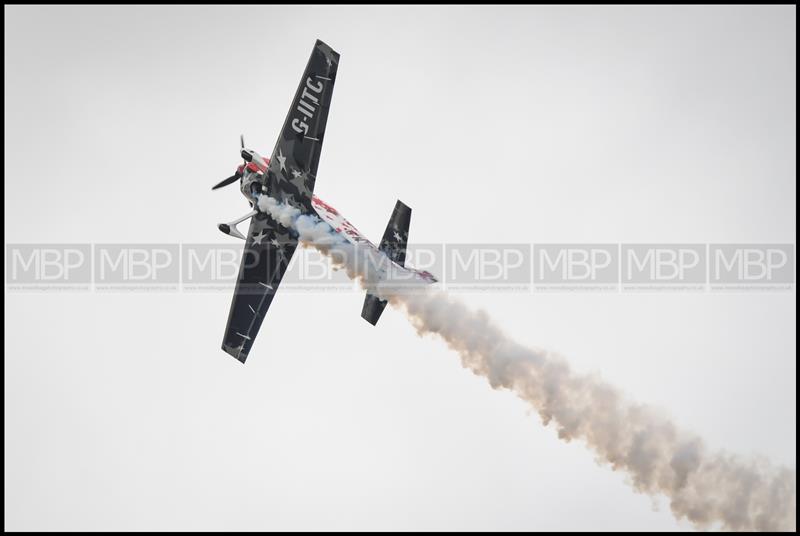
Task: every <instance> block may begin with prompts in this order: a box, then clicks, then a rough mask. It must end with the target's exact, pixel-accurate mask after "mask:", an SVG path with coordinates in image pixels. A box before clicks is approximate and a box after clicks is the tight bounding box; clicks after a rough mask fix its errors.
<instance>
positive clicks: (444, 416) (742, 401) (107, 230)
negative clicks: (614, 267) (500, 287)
mask: <svg viewBox="0 0 800 536" xmlns="http://www.w3.org/2000/svg"><path fill="white" fill-rule="evenodd" d="M4 11H5V181H4V190H5V199H6V201H5V207H4V208H5V229H6V232H5V241H6V243H38V242H47V243H69V242H94V243H103V242H139V243H141V242H181V241H182V242H220V243H227V242H228V240H231V241H232V240H233V239H228V238H227V237H224V236H223V235H221V234H220V233H219V232H218V231H217V230H216V228H215V224H216V223H217V222H219V221H228V220H230V219H232V218H234V217H237V216H240V215H241V214H243V213H244V211H245V210H246V208H247V207H246V205H245V203H244V201H243V199H242V197H241V196H240V195H239V194H238V193H237V192H236V191H234V190H235V189H234V188H230V189H226V190H222V191H220V192H211V191H210V187H211V186H212V185H213V184H215V183H216V182H218V181H219V180H221V179H222V178H224V177H226V176H228V175H230V174H231V172H232V171H233V170H234V168H235V166H236V165H237V164H238V162H239V158H238V155H237V149H238V135H239V133H242V132H243V133H244V135H245V138H246V140H247V142H248V145H249V146H251V147H253V148H256V149H257V150H259V151H260V152H262V154H269V152H270V150H271V148H272V145H273V143H274V141H275V138H276V136H277V132H278V129H279V128H280V125H281V123H282V121H283V119H284V116H285V113H286V108H287V106H288V104H289V100H290V98H291V96H292V94H293V91H294V89H295V87H296V84H297V81H298V78H299V76H300V74H301V72H302V68H303V66H304V62H305V61H306V59H307V57H308V53H309V51H310V50H311V46H312V45H313V43H314V40H315V39H316V38H320V39H323V40H325V41H326V42H327V43H328V44H330V45H331V46H332V47H333V48H334V49H335V50H337V51H338V52H339V53H341V55H342V59H341V64H340V68H339V78H338V80H337V83H336V84H337V85H336V89H335V93H334V97H333V105H332V109H331V113H330V117H329V122H328V131H327V135H326V141H325V148H324V150H323V156H322V161H321V164H320V168H319V174H318V179H317V183H316V184H317V186H316V193H317V194H318V195H320V196H321V197H322V198H323V199H325V200H326V201H329V202H331V203H332V204H333V205H334V206H336V207H337V208H338V209H340V210H341V211H342V212H343V213H344V214H345V215H347V217H348V218H349V219H350V220H351V221H352V222H353V223H354V224H356V225H357V226H358V227H359V229H360V230H361V231H363V232H365V233H366V234H367V235H369V236H372V237H374V238H375V239H378V238H379V237H380V235H381V233H382V231H383V228H384V225H385V223H386V220H387V219H388V217H389V214H390V211H391V209H392V207H393V205H394V202H395V199H397V198H400V199H402V200H403V201H404V202H406V203H407V204H408V205H409V206H411V207H413V209H414V218H413V222H412V227H411V241H412V242H418V243H433V242H443V241H447V242H456V243H457V242H483V243H486V242H489V243H491V242H508V243H512V242H523V243H529V242H583V243H586V242H681V243H684V242H685V243H698V242H699V243H703V242H723V243H724V242H775V243H794V242H795V240H796V236H795V223H796V205H795V194H796V184H795V181H796V152H795V143H796V120H795V116H796V82H795V79H796V67H795V64H796V52H795V49H796V22H795V16H796V9H795V8H794V7H789V6H786V7H766V8H762V7H680V8H675V7H665V6H662V7H653V8H642V7H605V8H589V7H563V8H561V7H559V8H555V7H503V8H494V7H492V8H490V7H433V8H425V7H391V6H390V7H356V6H348V7H320V6H309V7H209V6H200V7H167V8H158V7H121V8H120V7H20V6H12V7H5V8H4ZM5 298H6V306H5V328H6V338H5V355H6V357H5V508H6V527H5V528H6V529H7V530H28V529H67V530H78V529H123V530H125V529H244V530H248V529H251V530H267V529H533V530H545V529H554V530H564V529H609V530H610V529H614V530H633V529H659V530H668V529H675V528H678V529H686V528H689V527H688V525H687V524H685V523H676V522H675V521H674V520H673V518H672V516H671V515H670V514H669V511H668V508H667V506H666V504H663V502H662V505H661V508H660V510H659V511H654V510H653V509H652V507H651V506H652V505H651V501H650V499H649V498H648V497H644V496H641V495H637V494H635V493H633V492H632V490H631V489H630V487H629V486H627V485H626V484H625V482H624V476H623V475H620V474H615V473H613V472H612V471H610V470H609V469H608V468H606V467H598V466H597V465H596V464H595V463H594V461H593V459H592V455H591V453H590V452H588V451H587V450H586V449H584V448H583V446H582V445H580V444H564V443H562V442H561V441H559V440H558V439H557V437H556V435H555V433H554V432H553V431H552V429H549V428H545V427H543V426H542V425H541V423H540V421H539V419H538V418H537V417H536V416H535V415H533V414H529V413H528V408H527V407H525V405H524V404H523V403H522V402H521V401H519V400H518V399H517V398H515V397H514V396H513V395H511V394H509V393H504V392H497V391H493V390H491V388H489V387H488V385H487V384H486V382H485V380H483V379H482V378H478V377H475V376H473V375H471V374H470V373H468V372H466V371H464V370H463V369H461V367H460V365H459V364H458V361H457V358H456V356H455V355H454V354H452V353H451V352H449V351H448V349H447V348H446V347H445V345H444V344H443V343H441V342H440V341H437V340H428V339H424V340H423V339H419V338H417V337H416V335H415V333H414V331H413V329H412V328H411V327H410V326H409V325H408V323H407V322H406V320H405V319H404V318H403V317H402V315H400V314H399V313H397V312H396V311H392V310H387V311H386V313H384V315H383V317H382V319H381V321H380V323H379V325H378V326H377V327H376V328H372V327H371V326H369V325H368V324H367V323H366V322H364V321H363V320H362V319H361V318H360V317H359V313H360V309H361V301H362V299H363V298H362V296H361V295H356V294H350V293H346V294H342V295H319V294H300V293H295V294H292V295H289V294H286V295H279V296H278V297H277V298H276V300H275V302H274V303H273V306H272V308H271V309H270V314H269V317H268V319H267V320H266V321H265V323H264V325H263V327H262V330H261V334H260V336H259V340H258V341H257V343H256V346H255V347H254V350H253V353H252V354H251V356H250V359H249V360H248V362H247V364H246V365H245V366H241V365H240V364H239V363H238V362H236V361H235V360H233V359H231V358H230V357H229V356H227V355H225V354H224V353H222V351H221V350H220V349H219V343H220V340H221V336H222V331H223V328H224V322H225V319H226V318H227V313H228V306H229V303H230V296H229V295H227V294H225V293H210V294H202V295H191V294H186V293H180V294H166V293H156V294H148V293H133V294H98V293H85V294H30V293H28V294H20V293H11V292H8V291H6V296H5ZM464 299H465V301H468V302H469V303H471V304H473V305H475V306H476V307H483V308H485V309H486V310H487V311H488V312H489V313H490V314H491V315H492V317H494V318H495V319H496V321H497V323H498V324H500V325H502V326H503V327H504V329H505V330H506V331H507V332H508V333H510V334H511V335H513V336H514V337H515V338H516V339H518V340H519V341H521V342H524V343H527V344H531V345H537V346H543V347H546V348H550V349H553V350H556V351H558V352H560V353H561V354H563V355H565V356H566V357H567V358H568V359H569V360H570V362H571V363H573V365H574V367H575V368H576V369H577V370H581V371H597V372H599V373H600V374H602V376H603V377H604V378H605V379H607V380H608V381H609V382H610V383H612V384H614V385H616V386H618V387H620V388H621V389H623V390H624V391H625V392H626V393H628V394H629V395H630V396H631V397H632V398H633V399H635V400H639V401H641V402H647V403H652V404H654V405H656V406H659V407H661V408H664V410H665V411H667V412H668V413H669V414H671V415H672V416H673V417H674V419H675V420H676V421H677V422H678V423H680V424H681V425H682V426H684V427H686V428H688V429H691V430H693V431H695V432H697V433H699V434H700V435H702V436H703V437H704V438H706V440H707V441H708V442H709V444H710V445H711V446H714V447H718V448H724V449H728V450H730V451H733V452H738V453H742V454H749V453H756V454H760V455H764V456H766V457H768V458H769V459H771V460H772V461H774V462H775V463H779V464H786V465H788V466H790V467H793V468H794V467H795V464H796V455H795V452H796V411H795V406H796V379H795V377H796V361H795V354H796V332H795V321H796V310H795V309H796V296H795V292H794V290H791V291H788V292H773V293H739V294H713V293H659V294H652V293H649V294H631V293H627V294H613V293H604V294H591V293H575V294H569V293H554V294H531V293H511V294H498V293H491V294H473V295H468V296H465V297H464Z"/></svg>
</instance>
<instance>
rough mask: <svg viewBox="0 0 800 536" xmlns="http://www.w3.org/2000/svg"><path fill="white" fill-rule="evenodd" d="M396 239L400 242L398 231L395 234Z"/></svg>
mask: <svg viewBox="0 0 800 536" xmlns="http://www.w3.org/2000/svg"><path fill="white" fill-rule="evenodd" d="M394 238H395V240H400V235H399V234H397V231H395V232H394Z"/></svg>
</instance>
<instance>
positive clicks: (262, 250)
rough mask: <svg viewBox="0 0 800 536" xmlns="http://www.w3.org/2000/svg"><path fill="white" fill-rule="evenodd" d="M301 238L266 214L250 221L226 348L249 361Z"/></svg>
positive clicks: (227, 327) (234, 296)
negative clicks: (298, 238)
mask: <svg viewBox="0 0 800 536" xmlns="http://www.w3.org/2000/svg"><path fill="white" fill-rule="evenodd" d="M295 249H297V240H296V239H295V238H293V237H292V236H290V234H289V232H288V229H286V228H284V227H283V226H281V225H280V224H279V223H278V222H276V221H275V220H273V219H272V218H271V217H270V216H269V215H268V214H266V213H259V214H257V215H256V216H254V217H253V218H252V220H251V221H250V229H249V230H248V231H247V241H246V242H245V247H244V251H243V253H242V261H241V264H240V266H239V279H238V281H237V282H236V290H235V292H234V294H233V301H232V302H231V310H230V313H229V314H228V324H227V326H226V327H225V338H224V339H223V340H222V349H223V350H225V351H226V352H228V353H229V354H231V355H232V356H233V357H235V358H236V359H238V360H239V361H241V362H242V363H244V362H245V360H246V359H247V354H249V353H250V348H251V347H252V346H253V341H255V338H256V335H257V334H258V330H259V328H260V327H261V322H262V321H263V320H264V316H265V315H266V314H267V310H268V309H269V306H270V304H271V303H272V298H273V297H274V296H275V292H277V290H278V286H279V285H280V283H281V279H283V274H284V272H286V268H287V266H288V265H289V261H290V260H291V258H292V255H293V254H294V251H295Z"/></svg>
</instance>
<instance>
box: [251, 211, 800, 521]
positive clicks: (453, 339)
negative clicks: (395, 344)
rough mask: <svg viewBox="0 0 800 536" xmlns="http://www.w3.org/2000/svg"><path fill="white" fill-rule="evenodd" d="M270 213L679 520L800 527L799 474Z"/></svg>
mask: <svg viewBox="0 0 800 536" xmlns="http://www.w3.org/2000/svg"><path fill="white" fill-rule="evenodd" d="M263 199H264V198H262V200H263ZM259 206H260V207H262V203H261V202H259ZM262 209H263V210H267V211H268V212H270V214H272V215H273V217H275V218H276V219H279V221H281V222H282V223H283V222H284V221H285V222H287V224H290V225H291V227H292V228H293V229H295V231H296V232H297V233H298V236H299V240H301V242H303V243H304V244H306V245H310V246H312V247H315V248H317V249H318V250H320V251H321V252H323V253H325V254H327V255H329V256H331V258H332V259H333V260H334V262H335V263H336V264H337V265H338V266H339V267H342V268H345V269H346V270H347V272H348V275H350V276H351V277H353V278H357V279H360V280H361V282H362V284H363V285H364V286H365V287H367V288H368V289H370V291H371V292H373V293H374V294H376V295H378V296H379V297H381V298H383V299H387V300H389V302H390V303H391V304H392V305H393V306H395V307H397V308H399V309H401V310H403V311H405V313H406V314H407V316H408V318H409V319H410V321H411V323H412V325H413V326H414V327H415V328H416V329H417V332H418V333H419V334H420V335H425V334H434V335H438V336H440V337H441V338H442V339H443V340H444V341H445V342H446V343H447V344H448V346H449V347H450V348H452V349H453V350H455V351H456V352H458V354H459V356H460V357H461V361H462V364H463V365H464V367H465V368H467V369H469V370H471V371H472V372H474V373H475V374H477V375H480V376H484V377H485V378H486V379H487V380H488V381H489V384H490V385H491V386H492V387H493V388H495V389H509V390H511V391H513V392H514V393H516V394H517V395H518V396H519V397H520V398H522V399H523V400H525V401H527V402H529V403H530V404H531V405H532V406H533V408H535V410H536V411H537V412H538V413H539V415H540V417H541V418H542V421H543V422H544V424H545V425H548V424H551V423H552V424H553V426H554V427H555V428H556V430H557V431H558V436H559V437H560V438H561V439H564V440H565V441H571V440H582V441H584V442H585V443H586V445H587V446H588V447H589V448H590V449H592V450H593V451H594V452H595V454H596V457H597V460H598V462H600V463H603V464H608V465H610V466H611V467H612V469H614V470H622V471H624V472H625V473H626V474H627V475H628V476H629V477H630V480H631V484H632V485H633V487H634V488H635V489H636V490H637V491H639V492H643V493H647V494H650V495H652V496H656V495H658V494H663V495H665V496H666V497H667V498H668V499H669V502H670V508H671V510H672V512H673V514H674V515H675V517H677V518H678V519H684V518H685V519H688V520H689V521H690V522H691V523H693V524H694V525H695V526H696V527H697V528H701V529H704V528H709V527H713V526H715V525H721V527H722V528H724V529H728V530H747V531H752V530H760V531H794V530H796V529H795V527H796V516H797V507H796V498H797V490H796V472H795V470H792V469H788V468H784V467H774V466H772V465H770V464H769V463H768V462H766V461H764V460H760V459H745V458H742V457H739V456H736V455H734V454H730V453H726V452H724V451H710V450H709V449H708V448H707V447H706V446H705V445H704V443H703V441H702V439H701V438H699V437H698V436H696V435H694V434H691V433H687V432H685V431H682V430H680V429H678V428H677V427H676V426H675V424H673V423H672V422H671V421H670V419H669V418H667V417H666V416H665V415H663V414H661V413H660V412H658V411H657V410H655V409H654V408H652V407H649V406H646V405H641V404H636V403H633V402H631V401H629V400H626V399H625V397H624V396H623V395H622V394H621V392H620V391H618V390H617V389H615V388H614V387H612V386H610V385H608V384H607V383H605V382H603V381H602V380H600V379H599V378H597V377H594V376H590V375H582V374H577V373H575V372H572V371H571V370H570V367H569V365H568V364H567V362H566V361H565V360H564V359H562V358H561V357H559V356H556V355H552V354H550V353H547V352H544V351H541V350H533V349H529V348H525V347H523V346H521V345H519V344H517V343H515V342H514V341H513V340H512V339H510V338H509V337H508V336H507V335H506V334H505V333H503V332H502V330H500V329H499V328H498V327H497V326H495V325H494V324H493V323H492V322H491V320H490V319H489V317H488V315H487V314H486V313H485V312H483V311H473V310H470V309H469V308H468V307H467V306H465V305H464V304H463V303H461V302H460V301H458V300H456V299H454V298H453V297H451V296H448V295H447V294H445V293H444V292H442V291H439V290H436V289H433V288H430V287H426V288H415V289H414V292H398V291H397V290H396V289H391V288H385V287H383V286H382V285H381V282H380V281H377V280H375V279H374V278H373V277H372V276H370V275H369V274H365V273H364V270H363V267H364V266H366V265H367V263H368V262H374V261H375V259H366V262H365V259H363V258H361V257H360V255H362V253H360V252H359V251H358V248H355V247H353V246H352V245H351V244H349V242H347V241H346V240H344V239H343V238H341V237H340V236H338V235H337V234H336V233H334V232H333V230H332V229H331V228H330V226H328V225H327V224H326V223H324V222H321V221H320V220H319V219H317V218H316V217H314V216H308V215H301V214H300V211H298V210H297V209H292V208H291V207H286V206H285V205H280V204H278V203H277V202H276V201H274V200H273V201H265V202H264V203H263V207H262ZM280 218H284V219H283V220H281V219H280Z"/></svg>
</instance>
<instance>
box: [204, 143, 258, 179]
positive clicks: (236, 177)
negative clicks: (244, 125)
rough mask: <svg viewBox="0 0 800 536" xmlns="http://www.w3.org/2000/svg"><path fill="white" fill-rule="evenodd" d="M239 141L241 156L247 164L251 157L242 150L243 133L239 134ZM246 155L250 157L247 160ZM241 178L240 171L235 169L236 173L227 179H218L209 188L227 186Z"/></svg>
mask: <svg viewBox="0 0 800 536" xmlns="http://www.w3.org/2000/svg"><path fill="white" fill-rule="evenodd" d="M239 143H240V144H241V146H242V158H243V159H244V163H245V165H247V162H249V161H250V160H252V159H253V157H252V156H250V155H249V154H247V152H245V150H244V134H239ZM248 156H249V157H250V159H249V160H248ZM241 178H242V172H241V171H240V170H238V169H237V170H236V173H234V174H233V175H231V176H230V177H228V178H227V179H224V180H222V181H220V182H219V183H217V184H216V185H214V187H213V188H211V189H212V190H216V189H217V188H222V187H223V186H227V185H229V184H233V183H234V182H236V181H238V180H239V179H241Z"/></svg>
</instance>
